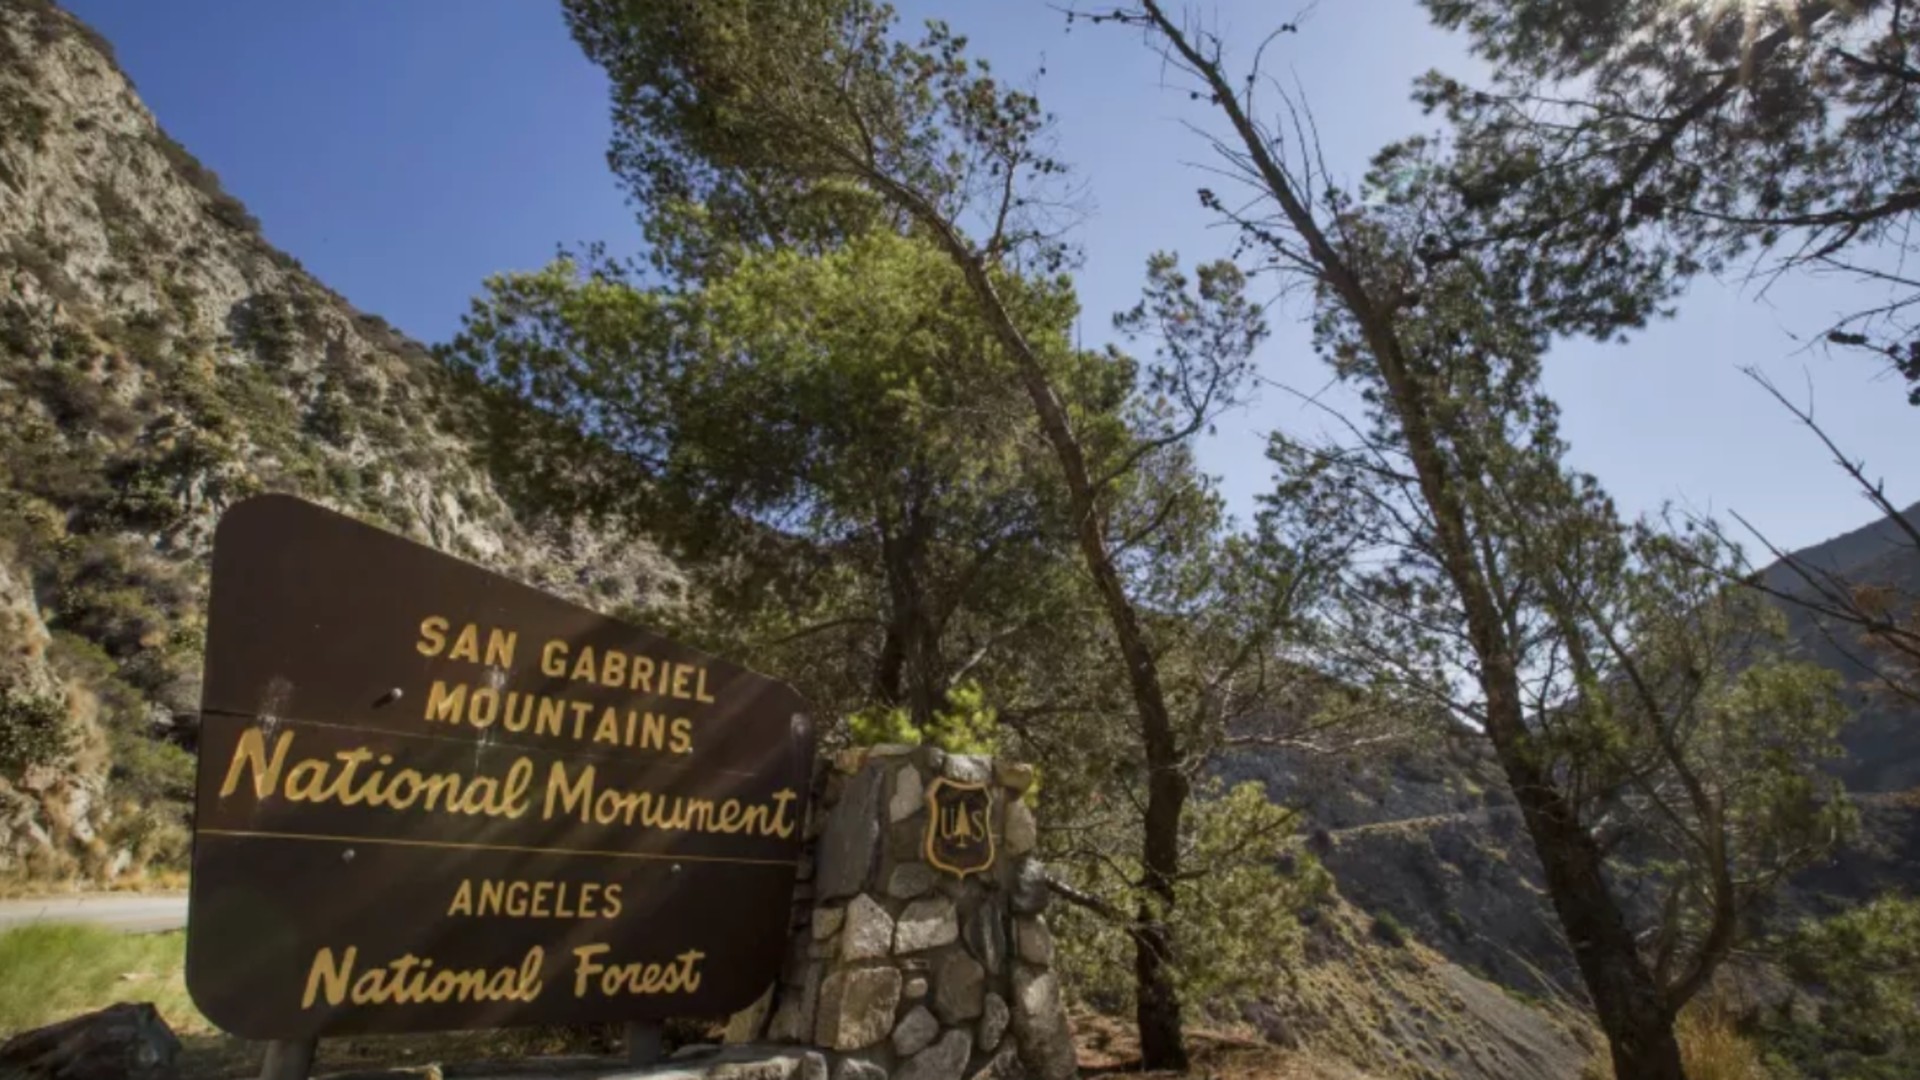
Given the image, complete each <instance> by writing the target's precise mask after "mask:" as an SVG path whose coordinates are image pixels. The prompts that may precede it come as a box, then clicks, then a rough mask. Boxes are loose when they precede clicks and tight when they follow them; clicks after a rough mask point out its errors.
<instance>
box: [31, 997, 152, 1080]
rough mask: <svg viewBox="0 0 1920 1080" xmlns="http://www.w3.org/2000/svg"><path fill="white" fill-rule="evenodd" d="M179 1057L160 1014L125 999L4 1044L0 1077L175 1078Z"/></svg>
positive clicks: (69, 1079)
mask: <svg viewBox="0 0 1920 1080" xmlns="http://www.w3.org/2000/svg"><path fill="white" fill-rule="evenodd" d="M179 1056H180V1040H179V1039H177V1038H174V1035H173V1031H172V1030H171V1029H170V1028H168V1027H167V1022H166V1021H165V1020H162V1019H161V1018H160V1013H159V1011H158V1010H157V1009H155V1008H154V1007H153V1006H152V1005H150V1004H148V1003H146V1002H139V1003H137V1004H136V1003H132V1002H122V1003H121V1004H118V1005H109V1006H107V1007H106V1008H104V1009H101V1010H100V1011H99V1012H93V1013H88V1014H86V1015H85V1016H76V1017H74V1018H73V1019H71V1020H63V1021H61V1022H60V1023H58V1024H53V1025H51V1026H49V1027H43V1028H38V1029H35V1030H33V1031H26V1032H22V1033H20V1034H18V1035H15V1036H14V1037H13V1038H11V1039H8V1040H7V1041H6V1042H4V1043H0V1076H6V1077H9V1078H12V1077H19V1078H21V1080H171V1078H172V1077H173V1076H174V1075H175V1068H174V1062H175V1059H177V1058H178V1057H179Z"/></svg>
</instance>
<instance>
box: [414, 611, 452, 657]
mask: <svg viewBox="0 0 1920 1080" xmlns="http://www.w3.org/2000/svg"><path fill="white" fill-rule="evenodd" d="M446 647H447V617H446V616H445V615H429V616H427V617H426V618H424V619H421V620H420V641H419V642H418V643H417V644H416V645H414V648H415V649H418V650H419V651H420V655H421V656H439V655H440V650H442V649H444V648H446Z"/></svg>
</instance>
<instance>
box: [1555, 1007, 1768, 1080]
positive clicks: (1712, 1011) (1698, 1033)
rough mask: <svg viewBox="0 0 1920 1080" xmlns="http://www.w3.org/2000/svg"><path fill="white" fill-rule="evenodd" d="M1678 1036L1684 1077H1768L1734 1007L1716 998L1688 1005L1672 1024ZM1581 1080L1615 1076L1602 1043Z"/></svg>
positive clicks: (1741, 1079) (1701, 1079)
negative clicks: (1741, 1027) (1740, 1024)
mask: <svg viewBox="0 0 1920 1080" xmlns="http://www.w3.org/2000/svg"><path fill="white" fill-rule="evenodd" d="M1673 1033H1674V1036H1675V1037H1676V1038H1678V1039H1679V1040H1680V1061H1681V1064H1682V1065H1684V1066H1685V1068H1686V1072H1687V1080H1771V1077H1772V1075H1773V1074H1772V1073H1770V1072H1768V1071H1767V1068H1766V1066H1765V1065H1764V1064H1763V1063H1762V1062H1761V1060H1760V1051H1759V1049H1758V1048H1757V1047H1755V1046H1754V1045H1753V1042H1752V1040H1750V1039H1748V1038H1747V1037H1746V1036H1745V1035H1742V1034H1741V1033H1740V1029H1739V1027H1738V1025H1737V1024H1736V1023H1735V1022H1734V1014H1733V1010H1731V1009H1730V1008H1728V1007H1727V1006H1726V1004H1725V1003H1724V1002H1722V1001H1721V1000H1720V999H1718V998H1711V999H1702V1000H1700V1001H1696V1002H1695V1003H1694V1004H1692V1005H1690V1006H1688V1007H1687V1009H1686V1010H1685V1011H1683V1012H1682V1013H1681V1014H1680V1019H1679V1021H1678V1022H1677V1023H1675V1024H1674V1026H1673ZM1580 1080H1614V1075H1613V1063H1612V1062H1611V1061H1609V1060H1608V1058H1607V1052H1606V1048H1605V1047H1602V1048H1601V1049H1600V1051H1599V1052H1598V1053H1597V1054H1595V1055H1594V1059H1593V1061H1592V1062H1590V1063H1588V1065H1587V1067H1586V1069H1585V1071H1583V1072H1582V1073H1581V1074H1580Z"/></svg>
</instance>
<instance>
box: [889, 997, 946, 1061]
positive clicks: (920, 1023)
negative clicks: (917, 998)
mask: <svg viewBox="0 0 1920 1080" xmlns="http://www.w3.org/2000/svg"><path fill="white" fill-rule="evenodd" d="M938 1034H940V1021H938V1020H935V1019H934V1018H933V1014H932V1013H930V1012H928V1011H927V1010H926V1006H924V1005H916V1006H914V1008H913V1011H911V1012H909V1013H907V1015H906V1016H905V1017H904V1018H902V1019H901V1021H900V1023H899V1024H897V1025H895V1026H894V1029H893V1050H894V1053H896V1054H899V1055H900V1056H901V1057H903V1058H904V1057H912V1056H913V1055H915V1054H917V1053H919V1052H920V1051H922V1050H925V1049H926V1048H927V1047H929V1046H931V1045H933V1039H934V1036H936V1035H938Z"/></svg>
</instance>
